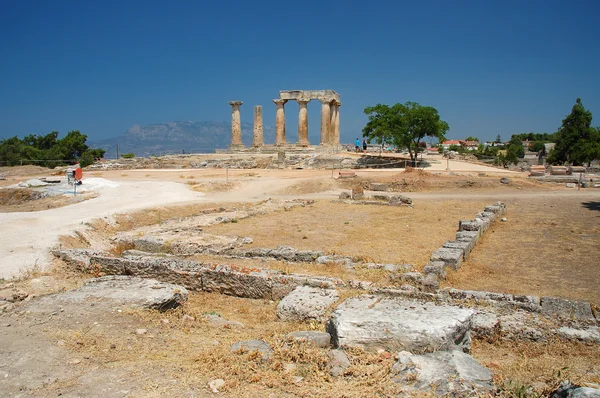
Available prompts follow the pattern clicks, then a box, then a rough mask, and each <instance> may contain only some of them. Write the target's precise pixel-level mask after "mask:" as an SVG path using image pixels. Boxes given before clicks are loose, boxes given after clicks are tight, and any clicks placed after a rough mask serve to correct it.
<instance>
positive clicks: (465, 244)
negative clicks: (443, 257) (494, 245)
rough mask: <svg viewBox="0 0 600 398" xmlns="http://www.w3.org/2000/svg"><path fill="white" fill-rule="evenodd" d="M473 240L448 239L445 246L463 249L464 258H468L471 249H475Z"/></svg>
mask: <svg viewBox="0 0 600 398" xmlns="http://www.w3.org/2000/svg"><path fill="white" fill-rule="evenodd" d="M473 246H474V244H473V241H472V240H468V241H460V240H459V241H451V240H449V241H446V243H444V246H443V247H445V248H447V249H458V250H462V252H463V259H465V260H466V259H467V257H468V256H469V254H470V253H471V250H472V249H473Z"/></svg>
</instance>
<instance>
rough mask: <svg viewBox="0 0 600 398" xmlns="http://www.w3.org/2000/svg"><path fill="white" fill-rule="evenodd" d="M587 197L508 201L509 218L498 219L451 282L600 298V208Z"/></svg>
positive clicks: (489, 288)
mask: <svg viewBox="0 0 600 398" xmlns="http://www.w3.org/2000/svg"><path fill="white" fill-rule="evenodd" d="M586 200H587V199H582V198H578V197H545V198H543V199H537V198H532V199H529V198H522V199H512V200H509V201H507V205H508V214H507V215H506V217H507V218H508V222H506V223H501V222H496V223H494V225H493V227H492V228H491V230H489V231H488V232H486V234H485V235H484V237H483V239H482V240H481V241H480V242H479V243H478V244H477V246H476V247H475V249H474V250H473V252H472V253H471V255H470V257H469V259H468V261H466V262H465V263H464V264H463V266H462V267H461V269H460V271H458V272H451V273H449V276H448V281H447V284H448V285H451V286H454V287H457V288H460V289H474V290H487V291H497V292H503V293H513V294H534V295H538V296H560V297H565V298H570V299H575V300H587V301H592V302H594V303H596V304H600V289H598V286H600V272H599V271H600V269H599V264H600V263H599V257H598V254H599V253H600V252H599V249H600V223H599V221H600V212H598V211H595V210H592V209H588V208H587V207H586V206H584V203H583V202H585V201H586Z"/></svg>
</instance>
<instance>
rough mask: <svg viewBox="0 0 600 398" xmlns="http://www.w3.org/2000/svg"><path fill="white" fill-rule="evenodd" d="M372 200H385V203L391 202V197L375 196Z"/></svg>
mask: <svg viewBox="0 0 600 398" xmlns="http://www.w3.org/2000/svg"><path fill="white" fill-rule="evenodd" d="M372 198H373V199H374V200H383V201H389V200H390V197H389V196H387V195H373V196H372Z"/></svg>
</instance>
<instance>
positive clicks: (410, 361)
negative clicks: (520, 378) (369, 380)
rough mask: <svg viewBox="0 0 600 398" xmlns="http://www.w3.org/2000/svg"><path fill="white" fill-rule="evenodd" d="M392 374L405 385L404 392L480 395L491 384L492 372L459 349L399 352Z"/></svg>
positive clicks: (395, 379)
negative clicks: (417, 353) (426, 352)
mask: <svg viewBox="0 0 600 398" xmlns="http://www.w3.org/2000/svg"><path fill="white" fill-rule="evenodd" d="M392 374H395V376H394V377H393V379H392V380H394V381H396V382H400V383H402V384H403V385H408V387H406V390H405V392H408V391H411V390H413V391H422V392H427V393H433V394H434V395H435V396H436V397H437V396H453V397H454V396H459V397H462V396H465V397H466V396H469V397H470V396H480V394H481V395H482V396H483V394H484V393H486V392H489V391H490V390H492V389H493V387H494V386H493V384H492V372H491V371H490V370H489V369H487V368H485V367H483V366H482V365H481V364H480V363H479V362H477V361H476V360H475V359H474V358H473V357H471V356H470V355H468V354H465V353H463V352H460V351H450V352H444V351H438V352H434V353H430V354H425V355H412V354H411V353H410V352H400V353H399V354H398V361H397V362H396V363H395V364H394V367H393V368H392ZM486 395H487V394H486Z"/></svg>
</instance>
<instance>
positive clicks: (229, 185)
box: [188, 181, 240, 192]
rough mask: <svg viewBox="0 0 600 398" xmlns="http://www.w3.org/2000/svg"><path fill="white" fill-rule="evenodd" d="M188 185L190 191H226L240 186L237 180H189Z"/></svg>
mask: <svg viewBox="0 0 600 398" xmlns="http://www.w3.org/2000/svg"><path fill="white" fill-rule="evenodd" d="M188 184H189V185H191V186H192V191H198V192H226V191H231V190H232V189H235V188H238V187H239V186H240V183H239V182H233V181H212V182H198V181H189V182H188Z"/></svg>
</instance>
